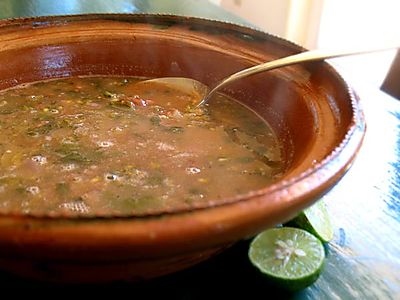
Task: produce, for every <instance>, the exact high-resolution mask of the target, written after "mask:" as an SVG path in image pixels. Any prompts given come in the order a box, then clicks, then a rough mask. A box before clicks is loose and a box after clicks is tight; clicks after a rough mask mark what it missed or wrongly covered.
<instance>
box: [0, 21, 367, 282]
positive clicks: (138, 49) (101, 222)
mask: <svg viewBox="0 0 400 300" xmlns="http://www.w3.org/2000/svg"><path fill="white" fill-rule="evenodd" d="M303 50H304V49H302V48H300V47H298V46H296V45H294V44H292V43H290V42H287V41H285V40H282V39H279V38H277V37H274V36H271V35H268V34H266V33H262V32H259V31H256V30H253V29H249V28H244V27H240V26H237V25H233V24H227V23H221V22H216V21H209V20H203V19H196V18H185V17H177V16H159V15H82V16H57V17H40V18H30V19H15V20H3V21H0V89H4V88H7V87H10V86H14V85H17V84H21V83H25V82H32V81H38V80H43V79H48V78H57V77H69V76H77V75H90V74H95V75H132V76H146V77H164V76H184V77H190V78H194V79H197V80H199V81H201V82H203V83H205V84H207V85H209V86H212V85H213V84H215V83H216V81H218V80H219V79H221V78H223V77H224V76H226V75H228V74H231V73H233V72H235V71H238V70H240V69H242V68H245V67H249V66H251V65H255V64H258V63H261V62H265V61H269V60H272V59H275V58H278V57H282V56H286V55H290V54H294V53H296V52H300V51H303ZM224 92H225V93H226V94H228V95H231V96H233V97H234V98H236V99H238V100H239V101H241V102H243V103H245V104H246V105H248V106H249V107H251V108H252V109H254V110H255V111H256V112H258V114H259V115H260V116H262V117H263V118H265V119H266V120H267V121H268V122H269V124H270V125H271V126H272V128H273V130H274V131H275V132H276V134H277V136H278V138H279V140H280V141H281V143H282V148H283V150H284V151H283V152H284V157H285V168H286V172H285V174H284V176H283V177H282V178H281V179H280V180H278V181H277V182H275V183H274V184H272V185H269V186H266V187H265V188H263V189H261V190H256V191H252V192H250V193H248V194H246V195H244V196H238V197H234V198H232V199H226V201H222V202H218V203H213V202H211V203H208V204H207V205H205V206H203V207H197V208H191V209H183V210H179V211H169V212H163V213H159V214H157V215H149V216H134V215H132V216H127V217H106V218H105V217H86V218H83V217H82V218H79V217H68V216H59V217H55V216H32V215H24V214H22V213H21V214H12V215H11V214H7V213H1V214H0V268H2V269H5V270H8V271H10V272H13V273H17V274H19V275H22V276H28V277H34V278H39V279H43V280H50V281H61V282H66V281H78V282H104V281H113V280H142V279H147V278H152V277H156V276H160V275H163V274H167V273H171V272H175V271H177V270H180V269H183V268H186V267H189V266H191V265H193V264H196V263H198V262H200V261H203V260H205V259H207V258H208V257H209V256H211V255H213V254H215V253H217V252H219V251H221V250H222V249H224V248H225V247H227V246H229V245H230V244H232V243H234V242H235V241H238V240H240V239H242V238H245V237H248V236H251V235H254V234H256V233H257V232H259V231H261V230H263V229H265V228H267V227H269V226H273V225H275V224H277V223H280V222H284V221H286V220H288V219H290V218H291V217H293V216H295V215H296V214H297V213H298V212H299V211H300V210H302V209H304V208H306V207H307V206H310V205H311V204H312V203H313V202H315V201H316V200H317V199H318V197H320V196H321V195H323V194H324V193H325V192H327V191H328V190H329V189H330V188H331V187H332V186H333V185H334V184H335V183H336V182H338V181H339V179H340V178H341V177H342V176H343V175H344V174H345V172H346V170H347V169H348V168H349V167H350V165H351V163H352V161H353V159H354V158H355V156H356V154H357V151H358V149H359V147H360V145H361V142H362V139H363V136H364V132H365V123H364V119H363V115H362V112H361V111H360V108H359V104H358V100H357V98H356V97H355V96H354V94H353V92H352V91H351V89H350V88H349V87H348V86H347V85H346V83H345V82H344V81H343V79H342V78H341V77H340V76H339V75H338V74H337V73H336V71H335V70H334V69H333V68H332V67H331V66H330V65H328V64H327V63H321V62H318V63H309V64H301V65H295V66H291V67H286V68H282V69H278V70H275V71H272V72H267V73H262V74H258V75H254V76H252V77H249V78H247V79H244V80H242V81H240V82H237V83H235V84H232V85H231V86H229V87H228V88H227V89H225V90H224ZM227 184H229V182H227Z"/></svg>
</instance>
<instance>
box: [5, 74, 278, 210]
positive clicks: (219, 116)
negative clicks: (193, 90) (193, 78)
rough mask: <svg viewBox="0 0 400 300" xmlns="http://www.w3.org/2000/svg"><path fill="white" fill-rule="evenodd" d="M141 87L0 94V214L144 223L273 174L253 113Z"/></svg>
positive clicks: (57, 85) (90, 83) (87, 81)
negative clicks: (141, 219) (124, 218)
mask: <svg viewBox="0 0 400 300" xmlns="http://www.w3.org/2000/svg"><path fill="white" fill-rule="evenodd" d="M196 96H197V95H189V94H185V93H184V92H182V91H179V90H176V89H172V88H168V87H167V86H164V85H161V84H154V83H153V84H152V83H144V82H143V81H142V79H140V78H133V77H128V78H119V77H79V78H68V79H57V80H51V81H45V82H37V83H32V84H29V85H25V86H19V87H15V88H12V89H8V90H5V91H2V92H1V93H0V135H1V136H0V165H1V168H0V213H10V212H14V213H24V214H39V215H43V214H53V215H54V214H64V215H104V216H107V215H144V214H152V213H162V212H167V211H175V210H180V209H187V208H191V207H199V206H200V207H201V206H203V205H206V204H210V203H211V204H218V202H220V201H223V200H226V199H227V198H230V197H233V196H237V195H239V194H244V193H247V192H249V191H251V190H257V189H260V188H263V187H265V186H266V185H268V184H270V183H271V182H273V181H274V180H276V179H277V178H278V177H279V176H280V174H281V173H282V169H283V164H282V161H281V149H280V146H279V143H278V142H277V139H276V137H275V135H274V133H273V132H272V131H271V129H270V127H269V126H268V124H267V123H265V121H263V120H262V119H261V118H260V117H258V116H257V115H256V114H255V113H254V112H253V111H251V110H249V109H248V108H246V107H244V106H243V105H241V104H239V103H238V102H236V101H234V100H233V99H231V98H228V97H226V96H223V95H218V96H217V97H216V98H215V99H213V100H212V101H211V102H210V104H209V105H207V106H205V107H202V108H195V107H194V105H193V104H194V103H195V98H196Z"/></svg>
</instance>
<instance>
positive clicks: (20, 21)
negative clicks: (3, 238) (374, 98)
mask: <svg viewBox="0 0 400 300" xmlns="http://www.w3.org/2000/svg"><path fill="white" fill-rule="evenodd" d="M137 19H141V20H142V21H140V22H137V21H136V23H148V24H165V23H168V24H169V23H172V24H175V23H177V24H179V25H185V24H191V23H192V22H195V25H201V26H204V27H210V26H211V25H214V26H215V25H218V26H219V28H220V29H222V30H230V31H235V32H239V33H242V34H254V35H257V37H261V38H263V39H265V40H267V39H269V40H272V41H273V42H274V43H279V44H281V45H284V46H286V47H289V48H290V49H291V50H295V51H297V50H298V51H305V50H306V49H305V48H304V47H301V46H299V45H298V44H296V43H294V42H292V41H289V40H286V39H284V38H281V37H279V36H276V35H273V34H270V33H268V32H264V31H261V30H259V29H257V28H255V27H252V26H244V25H241V24H238V23H234V22H227V21H221V20H214V19H209V18H203V17H192V16H190V17H189V16H182V15H173V14H148V13H89V14H72V15H51V16H37V17H17V18H8V19H2V20H0V30H2V29H3V28H5V27H8V26H10V27H15V26H18V27H21V26H22V25H25V26H26V25H28V26H29V25H30V26H31V27H32V28H33V27H35V28H40V27H41V26H46V27H51V26H54V25H57V24H58V25H60V23H58V22H61V21H62V22H65V23H73V22H80V21H101V20H107V21H127V22H129V21H132V20H137ZM145 21H146V22H145ZM228 26H229V28H228ZM0 34H1V33H0ZM322 63H323V64H324V67H325V68H327V70H329V72H330V73H331V74H332V75H333V76H334V77H336V79H338V81H339V82H340V84H341V85H342V86H343V88H344V89H345V90H346V91H345V92H346V95H347V97H348V98H349V101H350V104H351V105H350V106H351V121H350V122H349V124H348V125H347V126H346V128H347V129H346V134H345V135H344V137H343V138H342V139H341V140H340V143H338V144H337V145H336V146H335V147H334V148H333V150H332V151H331V152H329V154H328V155H326V156H325V157H324V158H323V159H322V160H320V161H319V162H317V163H315V164H313V165H312V166H311V167H309V168H307V169H306V170H305V171H303V172H301V173H300V174H298V175H296V176H293V177H290V178H287V179H283V180H278V181H277V182H274V183H272V184H269V185H267V186H266V187H264V188H261V189H258V190H253V191H249V192H247V193H244V194H241V195H236V196H233V197H228V198H225V199H223V200H218V201H212V203H210V202H205V203H200V204H197V205H192V206H190V207H182V208H178V209H176V208H175V209H173V210H172V209H171V210H163V211H161V212H155V213H151V212H150V213H145V214H143V215H139V214H135V215H132V214H120V215H119V214H110V215H96V214H93V215H92V214H91V215H79V214H77V215H70V214H61V213H55V214H51V213H50V214H49V213H46V214H23V213H18V212H1V211H0V218H2V217H11V218H14V217H23V218H30V219H53V220H58V219H67V220H76V219H79V220H80V219H82V220H102V219H146V218H154V217H161V216H176V215H180V214H187V213H192V212H197V211H202V210H208V209H213V208H216V207H228V206H230V205H235V204H238V203H240V202H246V201H249V200H250V198H259V197H262V196H265V195H268V194H270V195H272V194H276V193H279V192H285V194H290V197H291V198H293V200H294V199H295V198H302V197H304V194H305V193H307V192H308V191H307V190H308V188H309V187H307V185H308V184H307V179H308V178H311V177H312V176H318V174H320V173H324V172H325V171H326V172H330V173H329V174H324V176H325V177H326V178H325V179H326V180H330V179H331V178H332V177H334V175H335V174H336V173H341V175H343V174H344V172H346V171H347V170H348V168H349V167H350V165H351V163H352V161H353V159H354V158H355V155H356V154H357V152H358V151H359V149H360V147H361V144H362V141H363V138H364V135H365V130H366V123H365V119H364V115H363V112H362V109H361V107H360V103H359V99H358V96H357V95H356V93H355V91H354V90H353V89H352V88H351V87H350V86H349V85H348V83H347V82H346V80H345V79H344V78H343V77H342V75H341V74H340V73H339V72H338V70H336V69H335V68H334V67H333V66H332V65H331V64H329V63H327V62H326V61H324V62H322ZM349 147H350V148H351V149H349ZM344 152H349V153H347V155H346V158H343V157H341V155H343V154H344ZM340 160H343V162H342V164H341V165H340V166H336V164H338V163H339V162H338V161H340ZM338 167H339V168H338ZM331 169H332V170H331ZM334 170H335V171H334ZM326 172H325V173H326ZM304 181H305V182H304ZM336 181H337V180H336ZM296 185H304V186H303V187H300V186H297V187H296ZM293 187H294V188H293ZM287 189H290V191H286V190H287ZM314 201H315V200H314ZM310 204H311V203H309V204H308V205H310Z"/></svg>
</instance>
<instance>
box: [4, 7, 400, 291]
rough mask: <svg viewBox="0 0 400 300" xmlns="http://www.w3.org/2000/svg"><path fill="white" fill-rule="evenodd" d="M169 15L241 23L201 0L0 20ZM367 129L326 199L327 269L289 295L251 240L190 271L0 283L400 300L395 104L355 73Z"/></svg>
mask: <svg viewBox="0 0 400 300" xmlns="http://www.w3.org/2000/svg"><path fill="white" fill-rule="evenodd" d="M100 12H101V13H113V12H114V13H116V12H122V13H139V12H148V13H171V14H180V15H191V16H200V17H207V18H212V19H219V20H227V21H231V22H239V23H242V24H243V21H242V20H240V19H239V18H237V17H235V16H233V15H232V14H230V13H228V12H226V11H224V10H222V9H220V8H218V7H216V6H213V5H212V4H210V3H208V2H206V1H196V0H179V1H168V0H159V1H156V0H150V1H134V0H131V1H128V0H114V1H100V0H85V1H73V0H63V1H53V0H46V1H45V0H39V1H37V0H36V1H34V0H26V1H21V0H2V1H0V18H13V17H23V16H38V15H60V14H78V13H100ZM346 79H347V81H348V82H349V83H350V84H352V85H353V86H354V88H355V90H356V91H357V93H358V94H359V95H360V98H361V104H362V107H363V108H364V112H365V117H366V121H367V134H366V137H365V142H364V144H363V146H362V148H361V151H360V153H359V155H358V157H357V159H356V160H355V162H354V165H353V166H352V168H351V169H350V170H349V172H348V173H347V174H346V175H345V176H344V178H343V179H342V180H341V181H340V182H339V183H338V184H337V185H336V186H335V187H334V188H333V189H332V190H331V191H330V192H329V193H328V194H326V196H325V197H324V198H325V201H326V203H327V204H328V209H329V212H330V215H331V217H332V221H333V224H334V229H335V237H334V240H333V241H332V242H331V243H330V244H329V245H327V247H326V250H327V261H326V265H325V270H324V272H323V273H322V275H321V277H320V278H319V279H318V281H317V282H316V283H315V284H314V285H312V286H311V287H309V288H307V289H305V290H303V291H301V292H299V293H296V294H286V293H284V292H283V291H280V290H278V289H276V288H275V287H274V286H270V285H268V283H267V282H266V281H265V280H264V278H263V277H262V276H260V274H259V273H258V272H257V271H256V270H255V269H254V268H253V267H252V266H251V264H250V263H249V261H248V258H247V250H248V243H249V241H242V242H239V243H238V244H236V245H235V246H233V247H232V248H231V249H229V250H227V251H226V252H224V253H223V254H221V255H219V256H217V257H215V258H213V259H210V260H209V261H207V262H205V263H202V264H200V265H198V266H195V267H193V268H191V269H188V270H185V271H182V272H179V273H177V274H173V275H169V276H165V277H163V278H158V279H155V280H151V281H147V282H143V283H139V284H132V283H114V284H111V285H101V286H97V285H89V286H74V287H70V286H54V285H49V284H46V283H39V282H34V281H29V280H24V279H20V278H17V277H14V276H12V275H10V274H7V273H4V272H0V286H1V287H2V289H3V290H4V289H5V288H7V287H9V288H12V289H13V290H14V293H19V292H21V291H26V289H45V290H46V291H48V290H49V289H53V288H57V289H58V290H59V291H60V290H61V291H63V292H65V293H68V292H69V293H72V294H75V295H76V294H77V291H83V290H86V291H90V292H94V291H95V292H97V293H99V292H101V293H102V292H103V291H105V290H109V289H112V290H113V291H120V290H121V289H123V290H124V291H128V292H129V294H130V295H131V296H136V297H138V296H142V297H146V298H152V297H160V296H162V297H167V298H174V299H204V298H206V297H207V298H216V297H217V296H218V297H223V298H224V299H225V298H227V297H232V296H239V295H245V296H246V298H250V297H251V296H254V297H262V298H263V299H265V298H266V299H269V298H271V299H286V298H289V299H400V173H399V170H400V102H398V101H397V100H395V99H394V98H392V97H390V96H388V95H386V94H384V93H383V92H381V91H379V90H378V88H374V87H371V86H369V85H367V84H364V83H362V82H357V79H356V78H346ZM15 288H17V289H15Z"/></svg>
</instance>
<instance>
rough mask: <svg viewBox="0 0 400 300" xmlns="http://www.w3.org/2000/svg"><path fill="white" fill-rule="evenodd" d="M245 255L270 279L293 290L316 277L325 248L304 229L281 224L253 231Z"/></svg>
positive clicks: (302, 286) (304, 285) (321, 264)
mask: <svg viewBox="0 0 400 300" xmlns="http://www.w3.org/2000/svg"><path fill="white" fill-rule="evenodd" d="M249 258H250V261H251V262H252V264H253V265H254V266H256V267H257V268H258V269H259V270H260V271H261V272H262V273H263V274H264V275H266V276H267V277H268V278H269V279H271V280H272V281H273V282H274V283H276V284H278V285H279V286H281V287H284V288H286V289H289V290H292V291H297V290H300V289H303V288H305V287H307V286H309V285H311V284H312V283H313V282H314V281H316V280H317V278H318V276H319V274H320V272H321V269H322V267H323V263H324V259H325V252H324V247H323V245H322V243H321V241H320V240H319V239H317V238H316V237H315V236H313V235H312V234H310V233H308V232H307V231H305V230H302V229H298V228H292V227H282V228H273V229H268V230H266V231H264V232H262V233H260V234H259V235H257V236H256V238H255V239H254V240H253V241H252V243H251V244H250V249H249Z"/></svg>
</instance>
